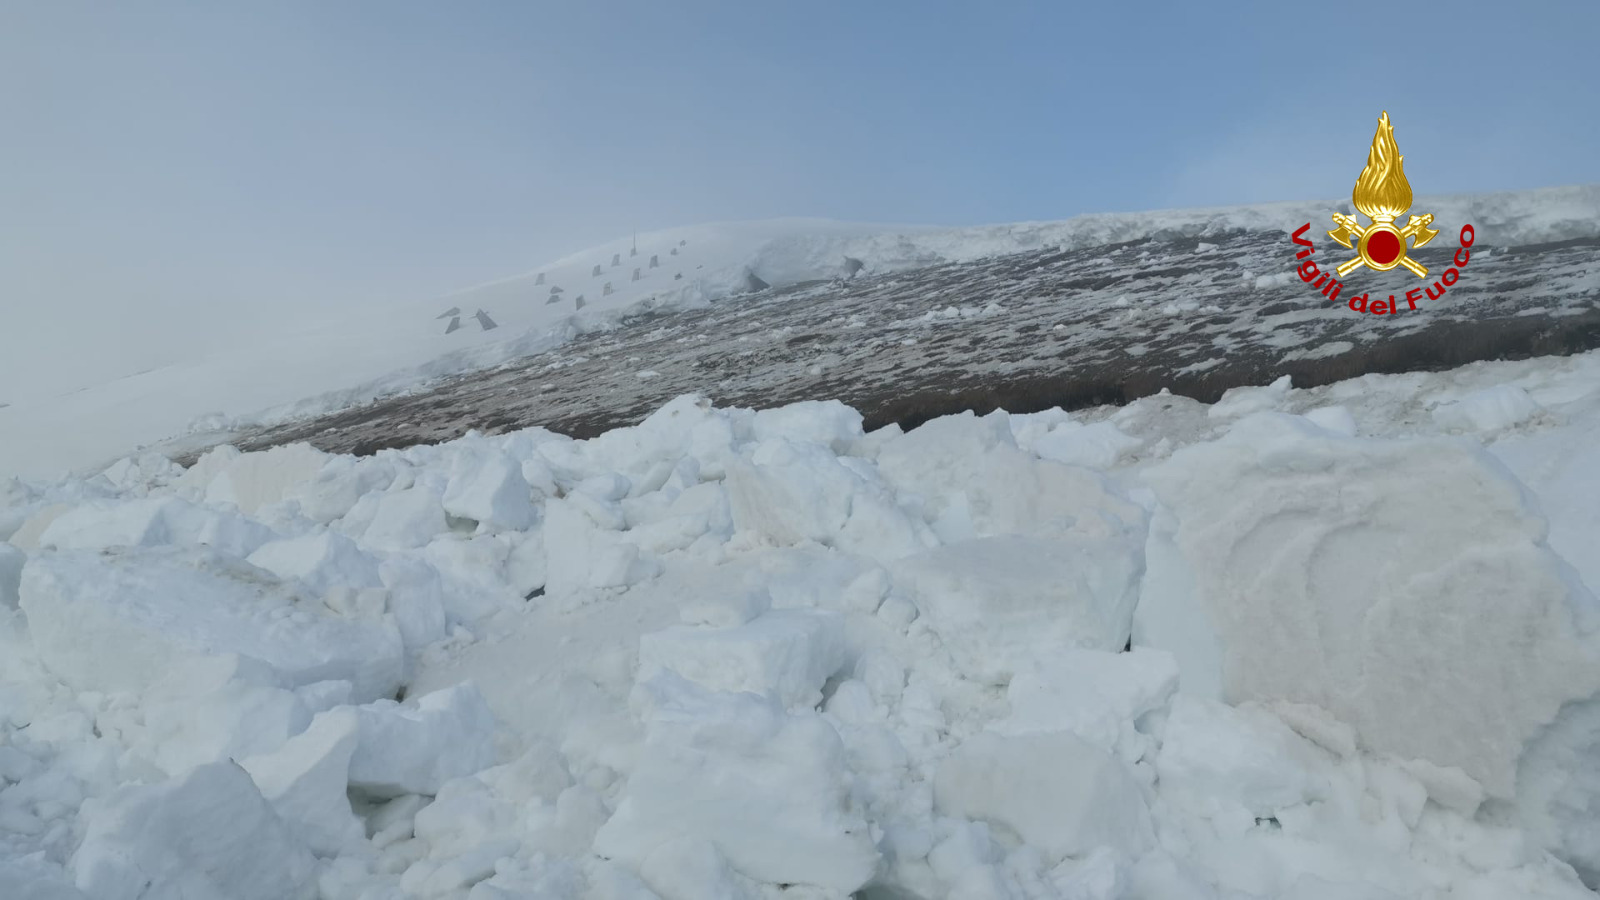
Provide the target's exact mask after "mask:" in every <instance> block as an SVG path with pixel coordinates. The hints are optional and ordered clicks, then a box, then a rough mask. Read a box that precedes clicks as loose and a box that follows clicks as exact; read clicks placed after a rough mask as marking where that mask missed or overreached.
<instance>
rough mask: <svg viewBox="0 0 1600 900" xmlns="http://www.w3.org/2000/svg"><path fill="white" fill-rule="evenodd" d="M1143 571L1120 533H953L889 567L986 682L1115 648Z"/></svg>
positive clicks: (959, 660) (960, 662)
mask: <svg viewBox="0 0 1600 900" xmlns="http://www.w3.org/2000/svg"><path fill="white" fill-rule="evenodd" d="M1142 570H1143V560H1142V553H1141V552H1140V549H1139V547H1138V545H1137V543H1134V542H1132V541H1129V540H1125V539H1122V538H1116V539H1109V540H1094V539H1077V540H1074V539H1069V538H1036V537H1023V536H1007V537H990V538H979V539H977V540H969V541H962V542H960V543H956V544H950V545H948V546H944V547H940V548H938V549H935V550H930V551H927V552H926V553H923V554H920V555H917V556H912V557H908V558H906V559H903V560H900V561H899V562H896V563H894V564H893V566H892V571H893V573H894V580H895V584H896V585H898V586H899V588H900V589H901V590H903V591H904V592H905V594H906V596H907V597H908V598H910V599H911V600H912V601H913V602H914V603H915V604H916V606H917V609H918V611H920V612H921V614H922V616H923V617H925V618H926V619H927V620H928V623H929V624H930V625H931V626H932V628H933V630H934V631H935V632H936V633H937V634H938V635H939V638H940V640H942V641H943V642H944V645H945V647H946V649H948V650H949V651H950V654H951V656H952V657H953V658H954V659H955V662H956V665H957V666H958V667H959V668H960V669H961V671H962V672H963V673H964V674H966V675H967V677H969V678H973V679H975V680H979V681H983V682H986V683H990V684H1004V683H1006V682H1007V681H1008V680H1009V679H1010V678H1011V676H1012V674H1013V673H1015V672H1016V671H1017V670H1018V667H1019V666H1025V665H1027V664H1028V663H1029V662H1030V661H1031V660H1032V659H1034V658H1036V657H1038V656H1040V655H1046V654H1049V653H1052V652H1055V651H1059V650H1062V649H1069V648H1084V649H1091V650H1121V649H1122V648H1123V646H1124V645H1125V644H1126V643H1127V640H1128V632H1129V627H1130V623H1131V622H1132V619H1133V606H1134V601H1135V600H1136V599H1137V597H1138V589H1139V575H1140V573H1141V572H1142Z"/></svg>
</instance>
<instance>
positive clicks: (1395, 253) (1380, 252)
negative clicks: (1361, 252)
mask: <svg viewBox="0 0 1600 900" xmlns="http://www.w3.org/2000/svg"><path fill="white" fill-rule="evenodd" d="M1400 253H1401V246H1400V239H1399V238H1398V237H1395V235H1394V232H1392V231H1378V232H1374V233H1373V235H1372V237H1371V238H1370V239H1368V240H1367V256H1368V257H1370V258H1371V259H1372V261H1373V262H1375V263H1377V264H1378V265H1380V266H1386V265H1388V264H1389V263H1392V262H1394V261H1395V260H1397V259H1399V258H1400Z"/></svg>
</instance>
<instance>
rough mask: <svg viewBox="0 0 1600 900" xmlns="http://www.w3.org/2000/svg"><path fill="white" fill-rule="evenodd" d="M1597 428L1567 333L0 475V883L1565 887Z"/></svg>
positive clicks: (1573, 888)
mask: <svg viewBox="0 0 1600 900" xmlns="http://www.w3.org/2000/svg"><path fill="white" fill-rule="evenodd" d="M1597 447H1600V353H1590V354H1585V355H1581V356H1575V357H1564V358H1543V359H1535V360H1529V361H1525V362H1514V363H1506V362H1502V363H1482V364H1476V365H1473V366H1468V367H1466V368H1463V369H1458V370H1454V371H1450V372H1444V373H1435V374H1422V373H1416V374H1408V375H1397V376H1382V375H1370V376H1365V377H1363V378H1359V379H1355V380H1353V381H1345V382H1339V383H1336V384H1332V385H1328V386H1324V387H1319V388H1314V389H1308V390H1300V389H1295V388H1294V387H1293V386H1292V384H1290V383H1289V382H1287V381H1279V382H1277V383H1274V384H1271V385H1258V386H1255V387H1250V388H1243V389H1238V390H1235V391H1232V392H1230V393H1229V394H1228V395H1227V396H1225V397H1223V398H1222V400H1221V401H1220V402H1218V403H1217V404H1214V405H1211V406H1207V405H1205V404H1201V403H1198V402H1196V401H1193V400H1188V399H1183V398H1178V397H1174V396H1172V395H1170V394H1157V395H1153V396H1150V397H1147V398H1145V399H1142V400H1139V401H1137V402H1135V403H1132V404H1130V405H1128V406H1125V407H1121V408H1109V407H1107V408H1097V409H1090V410H1083V411H1079V412H1074V413H1070V414H1069V413H1065V412H1062V411H1060V410H1051V411H1047V412H1043V413H1036V414H1031V415H1007V414H1005V413H995V414H992V415H989V416H982V417H979V416H974V415H972V414H970V413H969V414H965V415H961V416H950V417H945V418H940V419H935V420H933V421H931V422H929V423H927V424H926V425H924V426H922V427H920V428H917V429H915V430H913V431H910V432H904V433H902V432H901V430H900V429H899V428H896V427H891V428H885V429H881V430H878V431H875V432H871V433H867V432H864V431H863V429H862V418H861V416H860V415H859V414H858V413H857V412H855V411H854V410H852V409H850V408H848V407H846V406H844V405H843V404H840V403H827V402H812V403H803V404H796V405H793V406H787V407H783V408H779V409H773V410H767V411H763V412H759V413H757V412H752V411H749V410H742V409H720V408H715V407H713V406H712V405H711V404H710V403H709V402H707V401H705V400H703V399H701V398H698V397H695V396H684V397H680V398H678V399H675V400H673V401H672V402H670V403H668V404H667V405H666V406H665V407H663V408H661V409H659V410H657V411H656V412H655V413H654V414H653V415H651V416H650V417H649V418H648V419H647V420H646V421H645V422H644V423H643V424H641V425H639V426H636V427H631V428H625V429H618V430H614V431H610V432H607V433H605V434H603V435H601V436H599V437H596V438H594V439H592V440H586V441H576V440H571V439H568V438H564V437H561V436H558V435H554V434H552V433H550V432H546V431H543V430H539V429H531V430H526V431H520V432H515V433H511V434H505V435H498V436H494V437H485V436H482V435H479V434H472V435H468V436H467V437H464V438H462V439H460V440H456V441H452V442H449V443H446V444H442V445H437V446H417V447H412V448H409V449H405V450H384V451H381V452H379V453H377V454H376V455H374V456H370V457H363V458H355V457H349V456H338V455H330V454H322V453H320V452H316V451H312V450H309V449H308V448H305V447H284V448H279V449H275V450H272V451H269V452H261V453H248V454H240V453H239V452H237V451H235V450H233V449H232V448H226V447H224V448H219V449H216V450H213V451H212V452H210V453H209V454H207V455H206V456H205V457H203V458H202V459H201V460H200V461H199V462H198V463H197V464H196V465H195V466H194V467H192V468H190V469H188V470H183V469H180V468H178V467H176V466H175V465H173V464H171V463H170V462H168V461H166V460H165V459H163V458H161V457H158V456H148V455H147V456H135V457H130V458H128V459H125V460H121V461H119V462H117V463H115V464H113V465H111V466H110V467H108V468H106V469H105V470H104V471H103V472H101V473H99V474H96V475H94V476H93V477H89V478H80V479H64V480H60V481H54V482H22V481H11V482H10V483H9V484H7V485H5V486H4V487H3V493H0V539H5V542H0V896H4V897H27V898H34V897H38V898H80V900H81V898H96V900H97V898H157V897H163V898H167V897H185V898H190V897H194V898H198V897H208V898H209V897H262V898H268V897H270V898H281V897H293V898H300V897H306V898H310V897H323V898H329V900H340V898H351V900H357V898H362V900H375V898H393V897H430V898H456V900H463V898H465V900H513V898H569V897H570V898H585V900H652V898H654V900H705V898H724V900H763V898H765V900H778V898H784V900H824V898H831V900H843V898H847V897H859V898H866V900H1118V898H1133V900H1173V898H1175V900H1191V898H1192V900H1265V898H1291V900H1305V898H1328V900H1332V898H1357V897H1360V898H1433V900H1444V898H1452V900H1457V898H1482V900H1490V898H1505V897H1517V898H1580V897H1586V896H1593V894H1591V893H1590V891H1589V890H1588V888H1586V887H1585V886H1584V884H1583V880H1587V881H1588V883H1589V884H1591V885H1593V884H1600V763H1597V762H1596V760H1597V759H1600V638H1597V637H1596V634H1597V630H1596V629H1597V626H1600V605H1597V603H1596V600H1595V597H1594V594H1593V589H1595V588H1600V554H1596V553H1594V552H1593V548H1594V547H1595V545H1596V541H1597V540H1600V512H1597V511H1600V474H1596V473H1597V472H1600V451H1597V449H1596V448H1597ZM1130 645H1131V647H1130Z"/></svg>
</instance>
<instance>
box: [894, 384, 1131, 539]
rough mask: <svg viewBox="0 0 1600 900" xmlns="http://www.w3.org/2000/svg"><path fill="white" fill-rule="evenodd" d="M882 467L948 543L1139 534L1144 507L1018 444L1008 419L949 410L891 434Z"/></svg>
mask: <svg viewBox="0 0 1600 900" xmlns="http://www.w3.org/2000/svg"><path fill="white" fill-rule="evenodd" d="M877 468H878V471H879V473H880V474H881V475H882V477H883V478H884V480H885V481H887V482H888V483H889V485H890V486H892V487H893V488H894V490H895V491H896V493H898V494H899V496H900V500H901V501H902V503H906V502H909V501H913V500H914V501H916V502H917V503H918V504H920V506H921V508H922V510H923V515H924V516H925V517H926V519H927V522H928V524H929V525H930V526H932V528H933V530H934V531H935V532H936V533H937V534H938V535H939V537H940V539H941V540H943V541H945V542H947V543H954V542H956V541H961V540H966V539H969V538H974V537H989V536H994V535H1004V534H1031V535H1041V536H1042V535H1056V534H1066V535H1081V536H1089V537H1112V536H1119V535H1120V536H1128V537H1130V539H1131V538H1132V536H1134V535H1137V536H1139V537H1140V539H1142V535H1143V532H1144V512H1143V510H1142V509H1140V508H1139V507H1138V506H1137V505H1135V504H1133V503H1132V502H1130V501H1128V500H1127V499H1126V498H1124V497H1122V496H1121V495H1120V494H1119V492H1118V491H1117V490H1116V489H1115V488H1114V487H1112V485H1111V484H1110V483H1109V482H1107V481H1106V479H1105V478H1104V477H1103V476H1101V475H1100V474H1099V473H1096V472H1093V471H1090V470H1088V469H1085V468H1082V467H1079V466H1067V465H1062V464H1060V463H1055V462H1050V461H1048V460H1041V459H1038V458H1037V457H1035V456H1034V455H1033V454H1032V453H1029V452H1026V451H1024V450H1022V449H1021V448H1019V447H1018V446H1017V441H1016V437H1015V435H1013V434H1012V431H1011V425H1010V423H1009V421H1008V420H1007V418H1006V417H1003V416H986V417H983V418H979V417H977V416H974V415H972V414H971V413H962V414H960V415H955V416H944V417H942V418H938V419H934V420H932V421H930V422H927V423H925V424H923V425H922V426H920V427H918V428H916V429H913V430H911V431H908V432H906V433H905V434H903V435H900V436H898V437H894V438H891V439H889V440H887V441H886V442H885V443H884V444H883V446H882V447H880V448H879V450H878V457H877Z"/></svg>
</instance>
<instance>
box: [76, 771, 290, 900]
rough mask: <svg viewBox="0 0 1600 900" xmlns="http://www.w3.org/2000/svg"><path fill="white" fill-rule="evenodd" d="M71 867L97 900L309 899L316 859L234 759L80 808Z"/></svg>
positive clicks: (129, 789)
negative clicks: (79, 835)
mask: <svg viewBox="0 0 1600 900" xmlns="http://www.w3.org/2000/svg"><path fill="white" fill-rule="evenodd" d="M83 818H84V820H85V821H86V822H87V828H86V829H85V832H84V837H83V842H82V844H81V845H79V847H78V849H77V851H76V852H75V853H73V856H72V864H71V868H72V871H73V873H74V876H75V878H76V882H77V886H78V889H79V890H81V891H83V892H85V893H86V894H88V895H89V896H91V897H94V898H96V900H140V898H146V897H229V898H234V900H301V898H304V900H309V898H312V897H315V896H317V890H316V884H315V881H314V874H315V865H316V863H315V860H314V859H313V858H312V856H311V852H310V851H309V850H308V849H307V848H306V846H305V845H304V844H303V843H301V842H300V839H299V837H298V836H297V835H296V834H294V832H293V830H292V829H291V828H290V826H289V825H288V824H286V823H285V822H284V821H283V819H281V818H280V817H279V816H278V815H277V813H275V812H273V810H272V807H271V806H270V805H268V803H267V801H266V800H265V799H263V798H262V796H261V792H260V791H258V790H257V789H256V786H255V783H254V782H252V781H251V780H250V776H249V775H247V774H246V773H245V771H244V770H243V769H241V768H239V766H237V765H235V764H234V763H231V762H219V763H212V764H210V765H205V766H201V767H200V768H198V769H195V770H194V771H193V772H190V773H189V774H187V775H185V776H183V777H181V778H174V779H172V780H170V781H163V782H160V783H158V784H152V785H141V786H137V787H125V788H122V789H121V790H118V791H117V792H115V793H113V794H111V795H109V796H107V797H105V798H104V799H100V800H93V801H90V802H89V803H88V804H86V808H85V810H84V812H83Z"/></svg>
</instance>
